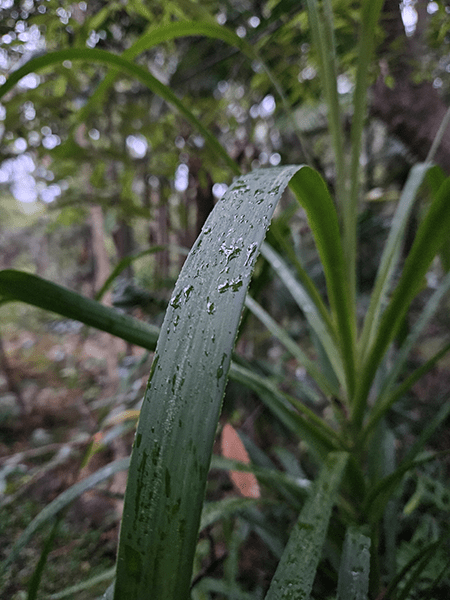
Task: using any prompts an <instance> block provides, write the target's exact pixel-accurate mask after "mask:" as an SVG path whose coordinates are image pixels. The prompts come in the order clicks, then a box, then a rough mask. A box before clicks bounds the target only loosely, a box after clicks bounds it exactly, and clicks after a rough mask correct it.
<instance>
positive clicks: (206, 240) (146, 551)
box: [115, 166, 303, 600]
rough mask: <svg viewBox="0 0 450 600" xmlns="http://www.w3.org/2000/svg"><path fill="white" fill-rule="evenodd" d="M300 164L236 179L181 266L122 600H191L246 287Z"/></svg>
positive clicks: (152, 405)
mask: <svg viewBox="0 0 450 600" xmlns="http://www.w3.org/2000/svg"><path fill="white" fill-rule="evenodd" d="M302 168H303V167H292V166H291V167H281V168H275V169H268V170H264V169H261V170H258V171H254V172H253V173H250V174H248V175H246V176H244V177H240V178H238V179H237V180H235V182H234V184H233V185H232V186H231V187H230V188H229V189H228V190H227V193H226V194H225V195H224V196H223V198H222V199H221V200H220V201H219V202H218V204H217V205H216V206H215V208H214V211H213V212H212V213H211V215H210V216H209V218H208V220H207V221H206V223H205V225H204V227H203V229H202V232H201V234H200V236H199V238H198V239H197V241H196V243H195V244H194V246H193V247H192V249H191V252H190V254H189V256H188V258H187V260H186V262H185V263H184V266H183V269H182V271H181V273H180V276H179V279H178V281H177V284H176V287H175V290H174V292H173V295H172V298H171V300H170V302H169V306H168V309H167V312H166V316H165V319H164V323H163V325H162V327H161V334H160V336H159V339H158V344H157V348H156V354H155V358H154V361H153V365H152V369H151V373H150V379H149V384H148V387H147V391H146V395H145V399H144V403H143V406H142V409H141V415H140V419H139V424H138V429H137V433H136V441H135V444H134V448H133V453H132V458H131V467H130V473H129V476H128V485H127V492H126V497H125V507H124V513H125V514H126V516H127V518H126V519H124V521H123V523H122V528H121V536H120V543H119V554H118V563H117V579H116V588H115V598H116V600H119V599H122V598H124V597H127V598H130V600H144V598H148V597H158V598H161V599H167V600H169V599H175V598H177V599H178V598H179V599H180V600H183V599H184V598H187V596H188V592H189V586H190V580H191V572H192V564H193V558H194V553H195V546H196V542H197V532H198V527H199V523H200V515H201V505H202V501H203V496H204V489H205V484H206V476H207V472H208V466H209V463H210V459H211V451H212V445H213V441H214V436H215V432H216V427H217V421H218V417H219V412H220V406H221V401H222V396H223V393H224V388H225V384H226V380H227V375H228V370H229V367H230V362H231V354H232V349H233V344H234V340H235V337H236V332H237V328H238V325H239V319H240V314H241V310H242V307H243V303H244V299H245V294H246V290H247V286H248V283H249V280H250V276H251V273H252V270H253V266H254V264H255V261H256V257H257V254H258V249H259V247H260V245H261V243H262V240H263V237H264V235H265V232H266V229H267V227H268V226H269V222H270V218H271V216H272V214H273V211H274V209H275V205H276V203H277V201H278V199H279V198H280V196H281V194H282V192H283V190H284V189H285V188H286V186H287V185H288V183H289V180H290V179H291V178H292V176H293V175H294V174H295V173H296V172H297V171H298V170H299V169H302Z"/></svg>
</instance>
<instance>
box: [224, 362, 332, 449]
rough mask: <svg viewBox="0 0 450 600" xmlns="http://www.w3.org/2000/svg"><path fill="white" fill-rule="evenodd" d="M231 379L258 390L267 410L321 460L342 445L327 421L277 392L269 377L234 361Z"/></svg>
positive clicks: (287, 396)
mask: <svg viewBox="0 0 450 600" xmlns="http://www.w3.org/2000/svg"><path fill="white" fill-rule="evenodd" d="M230 379H233V380H234V381H238V382H239V383H242V384H243V385H245V386H246V387H248V388H249V389H251V390H253V391H254V392H255V393H256V394H258V396H259V397H260V398H261V400H262V401H263V402H264V404H265V405H266V406H267V407H268V408H269V410H271V411H272V412H273V414H274V415H275V416H276V417H277V418H278V419H280V421H281V422H282V423H283V424H284V425H285V427H287V428H288V429H289V430H290V431H292V432H293V433H295V434H296V435H297V436H299V437H300V438H301V439H303V440H304V441H305V442H306V443H307V444H308V445H309V446H310V448H311V450H312V451H313V452H314V453H315V454H316V456H317V457H318V458H319V459H321V460H323V459H324V458H325V457H326V455H327V454H328V453H329V452H331V451H332V450H336V449H342V443H341V440H340V438H339V436H338V434H337V433H336V432H335V431H334V430H333V429H331V427H330V426H329V425H327V424H326V423H325V422H324V421H323V420H322V419H320V417H318V416H317V415H316V414H315V413H314V412H313V411H312V410H310V409H309V408H307V407H306V406H305V405H304V404H302V403H301V402H298V401H296V400H295V398H292V397H291V396H289V395H287V394H285V393H283V392H280V391H279V390H278V389H277V387H276V386H275V385H274V384H273V383H272V382H271V381H269V380H268V379H266V378H264V377H261V376H260V375H257V374H256V373H253V371H250V370H249V369H245V368H243V367H241V366H240V365H237V364H236V363H232V365H231V369H230ZM294 406H295V408H296V410H295V409H294V408H293V407H294ZM297 411H301V413H302V414H299V413H298V412H297Z"/></svg>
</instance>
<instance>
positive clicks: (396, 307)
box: [352, 178, 450, 430]
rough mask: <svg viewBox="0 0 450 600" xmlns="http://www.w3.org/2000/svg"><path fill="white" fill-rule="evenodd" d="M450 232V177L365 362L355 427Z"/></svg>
mask: <svg viewBox="0 0 450 600" xmlns="http://www.w3.org/2000/svg"><path fill="white" fill-rule="evenodd" d="M449 230H450V178H448V179H446V181H445V182H444V183H443V185H442V186H441V187H440V189H439V192H438V194H437V195H436V197H435V198H434V200H433V202H432V204H431V206H430V208H429V210H428V213H427V215H426V217H425V218H424V220H423V221H422V223H421V224H420V226H419V229H418V231H417V234H416V237H415V239H414V243H413V245H412V248H411V251H410V253H409V255H408V257H407V259H406V261H405V266H404V268H403V272H402V276H401V278H400V281H399V283H398V285H397V287H396V289H395V291H394V293H393V296H392V299H391V301H390V303H389V305H388V307H387V308H386V310H385V312H384V314H383V316H382V318H381V321H380V325H379V328H378V331H377V336H376V339H375V342H374V344H373V347H372V348H371V351H370V353H369V355H368V357H367V360H366V361H365V364H364V366H363V370H362V373H361V377H360V380H359V382H358V383H359V386H358V390H357V398H356V402H355V407H354V412H353V415H352V420H353V425H354V427H355V430H356V429H360V427H361V423H362V420H363V418H364V412H365V408H366V403H367V397H368V393H369V390H370V387H371V385H372V382H373V378H374V376H375V373H376V371H377V369H378V367H379V365H380V362H381V360H382V359H383V357H384V354H385V352H386V350H387V348H388V346H389V344H390V343H391V342H392V340H393V339H394V337H395V336H396V334H397V333H398V330H399V328H400V326H401V324H402V322H403V319H404V317H405V315H406V312H407V311H408V309H409V306H410V304H411V302H412V300H413V299H414V297H415V296H416V295H417V293H418V292H419V291H420V288H421V286H422V284H423V279H424V277H425V275H426V273H427V271H428V269H429V267H430V265H431V262H432V260H433V258H434V257H435V256H436V254H437V253H438V252H439V250H440V248H441V246H442V244H443V242H444V240H446V239H447V237H448V232H449Z"/></svg>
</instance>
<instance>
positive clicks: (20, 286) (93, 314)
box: [0, 269, 159, 350]
mask: <svg viewBox="0 0 450 600" xmlns="http://www.w3.org/2000/svg"><path fill="white" fill-rule="evenodd" d="M15 301H20V302H25V303H27V304H31V305H33V306H36V307H38V308H42V309H44V310H49V311H52V312H55V313H57V314H59V315H62V316H64V317H67V318H69V319H75V320H76V321H81V322H82V323H84V324H85V325H89V326H91V327H96V328H97V329H101V330H102V331H106V332H108V333H111V334H112V335H116V336H117V337H120V338H122V339H123V340H126V341H127V342H130V343H132V344H136V345H138V346H141V347H142V348H147V350H154V349H155V346H156V341H157V339H158V335H159V329H158V328H157V327H154V326H153V325H150V324H146V323H143V322H142V321H138V320H137V319H133V318H132V317H129V316H128V315H124V314H121V313H119V312H118V311H117V310H115V309H113V308H110V307H108V306H103V304H100V303H99V302H96V301H95V300H91V299H90V298H85V297H84V296H81V294H77V293H76V292H73V291H71V290H68V289H67V288H64V287H62V286H60V285H58V284H56V283H52V282H50V281H46V280H45V279H42V278H41V277H38V276H37V275H31V274H29V273H23V272H21V271H14V270H12V269H7V270H5V271H0V306H1V305H2V304H5V303H7V302H15Z"/></svg>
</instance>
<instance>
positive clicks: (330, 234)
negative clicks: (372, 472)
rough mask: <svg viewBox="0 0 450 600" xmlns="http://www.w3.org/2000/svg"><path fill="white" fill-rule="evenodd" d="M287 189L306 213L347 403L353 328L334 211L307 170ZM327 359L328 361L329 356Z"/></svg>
mask: <svg viewBox="0 0 450 600" xmlns="http://www.w3.org/2000/svg"><path fill="white" fill-rule="evenodd" d="M290 187H291V188H292V190H293V191H294V192H295V194H296V196H297V198H298V200H299V202H300V204H301V205H302V206H303V208H304V209H305V211H306V214H307V216H308V221H309V224H310V227H311V229H312V232H313V235H314V239H315V242H316V246H317V249H318V251H319V255H320V258H321V262H322V266H323V269H324V273H325V279H326V282H327V293H328V300H329V303H330V307H331V313H332V315H333V320H334V322H335V323H336V329H337V332H338V339H339V348H340V353H341V356H342V361H343V364H344V370H345V377H346V389H347V394H348V397H349V398H350V399H351V398H352V396H353V390H354V385H355V365H354V360H355V358H354V343H355V334H356V324H355V322H354V311H353V307H352V302H351V295H350V290H349V288H348V286H347V285H346V284H345V281H346V268H345V261H344V253H343V249H342V245H341V236H340V231H339V221H338V216H337V212H336V208H335V206H334V204H333V200H332V199H331V196H330V194H329V193H328V190H327V187H326V185H325V182H324V181H323V179H322V177H321V176H320V175H319V174H318V173H317V172H316V171H314V170H313V169H311V168H307V169H302V171H301V172H300V173H298V174H296V176H295V177H293V178H292V181H291V183H290ZM324 347H325V346H324ZM325 349H326V348H325ZM329 358H330V361H331V357H330V356H329Z"/></svg>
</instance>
